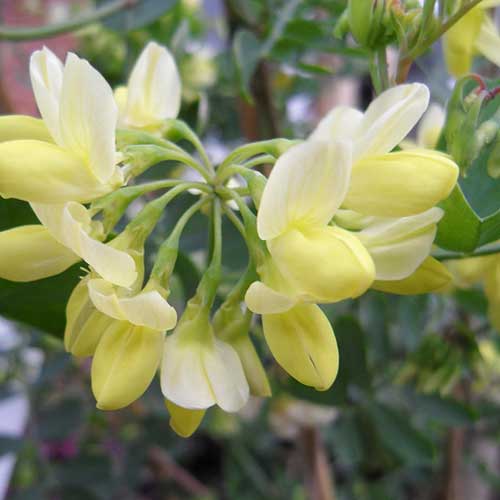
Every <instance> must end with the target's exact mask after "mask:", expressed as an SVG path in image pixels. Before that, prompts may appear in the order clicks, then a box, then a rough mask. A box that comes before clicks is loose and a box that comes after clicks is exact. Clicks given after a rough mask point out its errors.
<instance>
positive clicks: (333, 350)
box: [262, 304, 339, 390]
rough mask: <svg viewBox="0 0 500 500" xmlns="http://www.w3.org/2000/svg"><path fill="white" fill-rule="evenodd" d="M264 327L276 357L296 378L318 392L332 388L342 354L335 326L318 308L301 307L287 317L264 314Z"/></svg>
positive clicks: (300, 305) (293, 310)
mask: <svg viewBox="0 0 500 500" xmlns="http://www.w3.org/2000/svg"><path fill="white" fill-rule="evenodd" d="M262 324H263V327H264V336H265V338H266V342H267V344H268V346H269V349H271V352H272V353H273V356H274V357H275V358H276V361H277V362H278V363H279V364H280V365H281V366H282V368H283V369H284V370H285V371H286V372H288V373H289V374H290V375H291V376H292V377H293V378H295V379H297V380H298V381H299V382H301V383H302V384H305V385H309V386H312V387H315V388H316V389H318V390H326V389H328V388H329V387H330V386H331V385H332V384H333V381H334V380H335V377H336V376H337V372H338V367H339V352H338V348H337V342H336V340H335V335H334V334H333V329H332V326H331V325H330V322H329V321H328V319H327V317H326V316H325V315H324V314H323V312H322V311H321V309H320V308H319V307H318V306H316V305H313V304H299V305H296V306H295V307H294V308H293V309H290V310H289V311H287V312H285V313H281V314H265V315H264V316H262Z"/></svg>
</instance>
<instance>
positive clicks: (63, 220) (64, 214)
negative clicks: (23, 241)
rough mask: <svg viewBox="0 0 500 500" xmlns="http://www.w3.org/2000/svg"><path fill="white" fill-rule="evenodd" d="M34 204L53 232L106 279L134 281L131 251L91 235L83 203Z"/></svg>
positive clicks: (115, 282) (61, 241)
mask: <svg viewBox="0 0 500 500" xmlns="http://www.w3.org/2000/svg"><path fill="white" fill-rule="evenodd" d="M31 206H32V208H33V210H34V211H35V213H36V215H37V217H38V218H39V219H40V221H41V222H42V224H43V225H44V226H45V227H46V228H47V229H48V230H49V232H50V234H51V235H52V236H53V237H54V238H55V239H56V240H57V241H59V243H61V244H63V245H65V246H66V247H68V248H70V249H71V250H73V252H75V253H76V254H77V255H79V256H80V257H81V258H82V259H83V260H85V262H87V263H88V264H89V265H90V266H92V267H93V268H94V269H95V270H96V272H97V273H99V274H100V275H101V276H102V277H103V278H104V279H106V280H107V281H110V282H111V283H114V284H116V285H119V286H125V287H127V286H130V285H131V284H132V283H133V282H134V281H135V279H136V276H137V272H136V267H135V262H134V260H133V259H132V257H131V256H130V255H128V254H127V253H125V252H123V251H120V250H116V249H115V248H113V247H112V246H110V245H105V244H104V243H101V242H100V241H97V240H95V239H93V238H91V237H90V236H89V235H88V233H87V231H88V229H89V227H90V217H89V215H88V212H87V210H86V209H85V207H84V206H83V205H79V204H78V203H73V202H70V203H66V204H64V205H62V204H60V205H45V204H40V203H37V204H35V203H33V204H32V205H31Z"/></svg>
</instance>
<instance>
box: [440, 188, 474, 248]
mask: <svg viewBox="0 0 500 500" xmlns="http://www.w3.org/2000/svg"><path fill="white" fill-rule="evenodd" d="M440 206H441V208H442V209H443V210H444V217H443V218H442V219H441V220H440V222H439V224H438V232H437V235H436V241H435V242H436V245H438V246H439V247H441V248H445V249H446V250H454V251H456V252H473V251H474V249H475V248H476V247H477V244H478V241H479V235H480V231H481V219H480V218H479V217H478V216H477V215H476V213H475V212H474V210H473V209H472V207H471V206H470V204H469V202H468V201H467V200H466V199H465V196H464V194H463V192H462V190H461V188H460V186H458V185H457V186H456V187H455V189H454V190H453V192H452V193H451V195H450V196H449V197H448V198H447V199H446V200H445V201H444V202H443V203H441V205H440Z"/></svg>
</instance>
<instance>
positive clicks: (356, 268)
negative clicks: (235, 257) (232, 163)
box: [257, 140, 375, 302]
mask: <svg viewBox="0 0 500 500" xmlns="http://www.w3.org/2000/svg"><path fill="white" fill-rule="evenodd" d="M350 153H351V149H350V147H349V144H347V143H344V142H340V141H339V142H333V143H331V144H330V143H326V142H323V141H314V140H311V141H306V142H304V143H302V144H299V145H296V146H293V147H291V148H290V149H289V150H287V151H286V152H285V153H284V154H283V155H282V156H281V157H280V158H279V160H278V161H277V163H276V165H275V166H274V168H273V170H272V173H271V175H270V177H269V180H268V182H267V184H266V187H265V188H264V192H263V194H262V199H261V203H260V207H259V211H258V214H257V229H258V233H259V236H260V238H261V239H263V240H265V241H266V243H267V248H268V249H269V252H270V254H271V256H272V258H273V261H274V263H275V265H276V267H277V268H278V269H279V272H280V273H281V274H282V275H283V276H284V278H285V279H286V280H287V281H289V282H290V284H291V286H292V288H293V289H294V290H293V294H294V295H295V297H296V298H297V299H298V300H305V301H308V302H335V301H339V300H342V299H346V298H350V297H357V296H358V295H360V294H362V293H363V292H364V291H365V290H366V289H367V288H368V287H369V286H370V284H371V283H372V281H373V279H374V276H375V271H374V266H373V262H372V260H371V257H370V256H369V254H368V252H367V251H366V249H365V248H364V246H363V245H362V244H361V243H360V241H359V240H358V239H357V237H356V236H355V235H353V234H351V233H348V232H347V231H344V230H343V229H340V228H338V227H332V226H329V225H328V223H329V222H330V220H331V219H332V218H333V216H334V215H335V213H336V211H337V209H338V208H339V206H340V205H341V203H342V202H343V200H344V198H345V195H346V193H347V191H348V189H349V182H350V177H351V175H350V174H351V154H350Z"/></svg>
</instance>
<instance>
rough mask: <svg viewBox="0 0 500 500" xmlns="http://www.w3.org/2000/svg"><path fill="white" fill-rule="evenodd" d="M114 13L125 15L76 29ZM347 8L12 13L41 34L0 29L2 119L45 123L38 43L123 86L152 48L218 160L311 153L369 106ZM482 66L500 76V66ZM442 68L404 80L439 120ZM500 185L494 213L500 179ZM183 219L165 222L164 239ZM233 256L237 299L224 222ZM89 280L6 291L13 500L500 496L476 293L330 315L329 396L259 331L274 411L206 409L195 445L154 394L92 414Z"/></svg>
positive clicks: (235, 245) (79, 2)
mask: <svg viewBox="0 0 500 500" xmlns="http://www.w3.org/2000/svg"><path fill="white" fill-rule="evenodd" d="M110 6H118V7H122V8H121V9H120V8H117V9H114V11H113V12H112V13H111V14H110V15H106V16H105V17H103V18H102V19H99V20H97V21H95V22H91V23H87V22H85V23H83V22H82V23H80V20H85V19H86V18H87V17H89V16H90V17H92V16H93V17H94V18H97V17H100V16H96V13H99V12H102V9H103V8H106V7H110ZM344 7H345V2H344V1H340V0H339V1H334V0H303V1H299V0H282V1H280V0H225V1H224V0H137V1H130V0H129V1H128V2H124V1H121V2H120V0H118V1H117V0H113V1H106V2H104V1H102V2H92V1H87V0H0V26H1V28H2V29H3V28H6V27H10V28H15V27H16V26H17V27H22V28H23V29H24V28H26V29H27V33H25V36H24V38H25V39H24V40H23V41H11V40H5V37H4V36H2V34H1V33H2V32H1V30H0V112H1V113H2V114H6V113H23V114H31V115H35V116H36V115H37V109H36V105H35V103H34V99H33V95H32V92H31V86H30V82H29V75H28V61H29V56H30V54H31V52H32V51H33V50H35V49H38V48H40V47H42V46H43V45H46V46H48V47H49V48H50V49H52V50H53V51H54V52H55V53H56V54H57V55H59V56H60V57H61V58H64V57H65V53H66V52H67V51H70V50H71V51H75V52H77V53H78V54H79V55H80V56H82V57H84V58H87V59H88V60H89V61H90V62H91V64H93V65H94V66H95V67H96V68H97V69H98V70H99V71H100V72H101V73H102V74H103V75H104V76H105V77H106V78H107V80H108V81H109V82H110V84H111V85H112V86H113V87H115V86H117V85H119V84H121V83H124V82H126V80H127V76H128V73H129V70H130V68H131V66H132V65H133V63H134V61H135V59H136V57H137V55H138V53H139V52H140V51H141V49H142V48H143V47H144V45H145V44H146V43H147V42H148V41H149V40H156V41H158V42H159V43H162V44H164V45H166V46H167V47H169V48H170V49H171V50H172V51H173V53H174V55H175V57H176V60H177V63H178V65H179V68H180V72H181V76H182V82H183V106H182V111H181V115H180V116H181V118H182V119H184V120H186V121H187V122H188V123H189V124H190V125H191V126H192V127H193V128H194V129H195V130H196V131H197V132H198V133H199V134H200V136H201V137H202V138H203V142H204V144H205V146H206V148H207V151H208V152H209V154H210V156H211V157H212V159H213V160H214V161H215V162H217V161H221V160H222V159H223V158H224V156H225V155H226V154H227V153H228V152H229V151H230V150H231V149H232V148H233V147H236V146H237V145H239V144H241V143H243V142H245V141H254V140H258V139H266V138H271V137H279V136H283V137H287V138H301V137H304V136H305V135H306V134H307V133H308V132H309V131H310V130H311V129H312V128H313V127H314V125H315V124H316V123H317V121H318V120H319V118H320V117H321V116H322V115H323V114H325V113H326V112H327V111H328V110H329V109H330V108H331V107H332V106H334V105H338V104H348V105H354V106H358V107H360V108H364V107H365V106H366V105H367V103H368V102H369V101H370V100H371V98H372V95H373V91H372V88H371V84H370V79H369V71H368V61H367V57H366V53H364V52H363V50H361V49H359V48H357V47H356V45H355V44H354V43H352V41H349V40H348V41H347V42H345V41H342V40H339V39H336V38H335V37H334V36H333V28H334V25H335V23H336V22H337V21H338V19H339V17H340V15H341V13H342V11H343V9H344ZM58 23H59V24H62V25H63V26H64V25H65V24H67V23H73V24H75V27H77V28H78V29H75V30H71V31H69V32H66V33H64V34H60V35H56V36H49V37H46V38H42V39H40V38H36V39H33V40H26V38H30V37H31V36H30V31H29V27H38V26H46V25H54V24H58ZM79 24H84V25H83V26H81V27H80V26H79ZM33 38H34V36H33ZM390 55H391V54H389V56H390ZM389 62H391V61H389ZM477 64H478V66H477V68H476V69H477V70H478V71H479V72H480V73H481V74H482V75H484V76H487V77H490V78H494V77H496V78H498V76H499V75H498V68H495V67H494V66H492V65H490V64H489V63H487V62H484V60H483V61H482V62H481V61H478V63H477ZM443 68H444V66H443V60H442V55H441V51H440V47H439V46H436V47H435V48H434V50H433V51H432V52H431V53H428V54H427V55H426V56H424V57H423V58H421V59H420V60H419V61H418V64H416V65H415V66H414V67H413V69H412V72H411V74H410V80H413V81H423V82H425V83H427V84H428V85H429V86H430V88H431V93H432V96H433V100H434V102H436V103H437V104H441V105H444V104H445V100H446V98H447V96H449V94H450V91H451V88H452V87H453V83H454V82H453V81H452V80H451V79H450V78H449V77H448V76H447V74H446V72H445V70H444V69H443ZM158 172H159V173H158ZM165 172H167V173H169V175H182V173H179V172H178V167H177V166H176V165H172V164H166V165H164V167H163V170H162V169H159V170H158V169H155V175H160V174H162V175H163V174H164V173H165ZM494 189H496V191H495V193H496V194H497V195H498V196H497V199H498V197H499V196H500V188H499V184H498V183H497V184H496V188H494ZM185 203H186V201H185V200H184V201H183V200H179V201H176V202H175V203H173V204H172V206H169V210H168V211H167V214H166V216H165V218H164V220H163V221H162V223H161V228H160V231H159V232H158V235H157V238H158V240H161V239H162V238H161V235H162V234H163V235H164V234H166V233H167V232H168V230H169V228H171V227H172V223H173V222H174V221H175V220H176V218H177V217H178V215H179V213H180V211H181V210H182V209H183V208H185V206H186V205H185ZM496 206H498V203H497V205H496ZM138 208H140V207H139V206H138V205H137V204H135V205H133V206H132V207H131V210H132V211H136V210H137V209H138ZM489 208H491V207H489ZM489 208H484V210H489ZM33 220H34V215H33V214H32V213H31V211H30V209H29V208H28V207H27V206H26V205H25V204H24V203H22V202H19V201H13V200H1V201H0V229H6V228H9V227H12V226H17V225H20V224H24V223H27V222H30V221H33ZM205 230H206V223H205V219H204V218H203V216H201V215H200V216H197V218H196V219H194V220H193V222H192V223H191V224H190V225H189V226H188V229H187V231H186V234H185V236H184V237H183V241H182V244H181V246H182V249H183V254H182V256H181V259H180V261H179V265H178V267H177V274H176V278H175V286H174V287H173V288H174V290H173V294H172V300H173V303H174V305H175V306H176V307H177V309H178V310H180V309H181V308H182V304H183V303H184V302H185V300H186V299H188V298H189V297H190V296H191V295H192V293H193V291H194V288H195V286H196V281H197V278H198V277H199V273H200V270H201V269H202V266H203V262H204V261H203V258H204V255H203V252H204V248H205V245H206V231H205ZM224 242H225V246H224V251H223V255H224V258H223V264H224V287H226V288H225V289H227V290H228V289H229V287H230V285H231V284H232V283H234V282H235V281H236V279H237V278H238V277H239V276H240V275H241V272H242V270H243V269H244V267H245V265H246V261H247V254H246V249H245V246H244V245H243V243H242V241H241V240H240V238H239V235H238V234H237V232H236V231H235V230H234V229H233V228H232V226H230V225H226V226H225V227H224ZM80 274H81V272H80V271H79V269H78V268H75V269H72V270H70V271H69V272H66V273H64V274H63V275H61V276H57V277H54V278H49V279H46V280H43V281H40V282H36V283H27V284H15V283H11V282H8V281H4V280H0V499H2V498H7V499H9V500H10V499H12V500H31V499H33V500H42V499H51V500H52V499H54V500H114V499H117V500H118V499H119V500H173V499H181V498H182V499H186V498H189V499H195V498H196V499H202V498H203V499H216V498H217V499H218V498H221V499H238V500H245V499H248V500H254V499H293V500H301V499H313V500H394V499H416V500H418V499H426V500H427V499H429V500H437V499H444V500H472V499H473V500H494V499H497V498H500V447H499V443H500V426H499V423H500V351H499V346H500V343H499V341H498V333H497V332H495V331H494V330H493V328H492V327H491V326H490V323H489V321H488V318H487V310H488V304H487V301H486V299H485V296H484V294H483V291H482V290H481V289H480V288H469V289H462V288H450V290H449V291H448V292H447V293H443V294H439V295H423V296H415V297H398V296H391V295H387V294H382V293H378V292H369V293H367V294H366V295H364V296H363V297H362V298H361V299H359V300H356V301H345V302H342V303H339V304H336V305H333V306H328V307H327V308H325V311H326V312H327V314H328V315H329V317H330V319H331V321H332V323H333V325H334V330H335V333H336V336H337V339H338V343H339V348H340V360H341V361H340V363H341V364H340V373H339V376H338V379H337V381H336V382H335V384H334V386H333V387H332V388H331V389H330V390H328V391H326V392H316V391H314V390H313V389H310V388H306V387H303V386H301V385H300V384H298V383H296V382H294V381H293V380H291V379H290V378H289V377H287V376H286V375H285V373H284V372H283V371H282V370H281V369H280V368H279V367H278V366H277V365H276V364H275V363H274V361H273V359H272V357H271V356H270V354H269V352H268V351H267V350H266V347H265V344H264V342H263V339H262V334H261V332H260V327H259V324H258V323H257V322H256V323H255V325H254V327H253V334H254V336H253V338H254V341H255V343H256V344H257V347H258V350H259V352H260V353H261V355H262V358H263V360H264V363H265V366H266V368H267V370H268V373H269V375H270V379H271V385H272V387H273V398H272V399H270V400H251V401H250V402H249V404H248V405H247V406H246V407H245V408H244V409H243V410H242V411H241V412H240V413H239V414H235V415H228V414H225V413H223V412H221V411H220V410H218V409H217V408H212V409H211V410H210V411H209V412H208V414H207V416H206V418H205V420H204V421H203V423H202V426H201V428H200V429H199V430H198V431H197V432H196V434H195V435H194V436H193V437H191V438H189V439H182V438H180V437H178V436H176V435H175V434H174V432H173V431H172V430H171V429H170V428H169V425H168V418H169V417H168V413H167V411H166V409H165V407H164V404H163V400H162V397H161V391H160V388H159V383H158V381H155V383H153V384H152V386H151V387H150V389H149V390H148V391H147V393H146V394H145V395H144V396H143V397H142V398H141V399H140V400H139V401H137V402H135V403H134V404H132V405H131V406H130V407H129V408H127V409H124V410H120V411H113V412H102V411H99V410H97V409H96V408H95V401H94V399H93V396H92V393H91V390H90V381H89V368H90V360H85V359H83V360H75V359H72V358H71V357H70V356H69V355H68V354H66V353H65V352H64V348H63V345H62V341H61V337H62V334H63V332H64V308H65V303H66V300H67V298H68V296H69V293H70V292H71V290H72V288H73V287H74V286H75V284H76V282H77V280H78V276H79V275H80Z"/></svg>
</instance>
